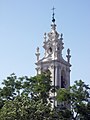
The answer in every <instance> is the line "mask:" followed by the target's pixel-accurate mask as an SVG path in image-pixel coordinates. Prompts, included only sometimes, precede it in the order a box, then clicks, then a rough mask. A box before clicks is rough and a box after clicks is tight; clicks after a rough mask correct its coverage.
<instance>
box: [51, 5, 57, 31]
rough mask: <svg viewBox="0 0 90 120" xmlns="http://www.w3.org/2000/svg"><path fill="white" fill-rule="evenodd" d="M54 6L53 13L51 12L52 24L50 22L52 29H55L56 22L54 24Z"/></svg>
mask: <svg viewBox="0 0 90 120" xmlns="http://www.w3.org/2000/svg"><path fill="white" fill-rule="evenodd" d="M54 10H55V8H54V7H53V8H52V11H53V14H52V24H51V27H52V30H55V29H56V24H55V18H54V16H55V12H54Z"/></svg>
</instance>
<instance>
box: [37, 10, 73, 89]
mask: <svg viewBox="0 0 90 120" xmlns="http://www.w3.org/2000/svg"><path fill="white" fill-rule="evenodd" d="M54 9H55V8H53V9H52V10H53V14H52V24H51V31H50V32H49V33H48V34H46V33H45V34H44V42H43V48H44V50H45V53H44V57H43V58H42V59H40V58H39V56H40V52H39V47H38V48H37V52H36V56H37V62H36V65H37V67H36V70H37V74H40V73H41V72H42V71H45V70H47V69H49V70H50V71H51V77H52V78H51V80H52V85H54V86H58V87H59V88H66V89H67V88H68V87H69V86H70V67H71V64H70V57H71V55H70V49H67V55H66V57H67V60H65V59H64V58H63V56H62V51H63V49H64V46H63V45H64V43H63V34H62V33H60V34H59V33H58V32H57V30H56V24H55V18H54V15H55V13H54Z"/></svg>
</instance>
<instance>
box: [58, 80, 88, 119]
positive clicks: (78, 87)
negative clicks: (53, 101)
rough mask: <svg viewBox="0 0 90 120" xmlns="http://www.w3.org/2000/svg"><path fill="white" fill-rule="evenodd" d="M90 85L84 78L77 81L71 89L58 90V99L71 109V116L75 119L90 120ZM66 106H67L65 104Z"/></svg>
mask: <svg viewBox="0 0 90 120" xmlns="http://www.w3.org/2000/svg"><path fill="white" fill-rule="evenodd" d="M89 90H90V87H89V86H88V85H86V84H85V83H84V82H83V81H82V80H79V81H75V84H74V85H73V86H71V87H70V89H68V90H66V89H64V88H63V89H59V90H58V92H57V100H58V101H60V102H61V103H62V102H64V104H66V106H70V107H69V108H70V109H67V108H65V109H64V110H69V111H70V116H71V118H72V119H73V120H77V119H80V120H90V103H89V98H90V93H89ZM64 107H65V106H64Z"/></svg>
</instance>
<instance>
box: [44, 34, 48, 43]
mask: <svg viewBox="0 0 90 120" xmlns="http://www.w3.org/2000/svg"><path fill="white" fill-rule="evenodd" d="M46 39H47V36H46V33H44V42H46Z"/></svg>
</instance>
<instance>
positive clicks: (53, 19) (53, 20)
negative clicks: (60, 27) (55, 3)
mask: <svg viewBox="0 0 90 120" xmlns="http://www.w3.org/2000/svg"><path fill="white" fill-rule="evenodd" d="M54 10H55V8H54V7H53V8H52V11H53V14H52V22H53V23H55V18H54V15H55V13H54Z"/></svg>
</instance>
